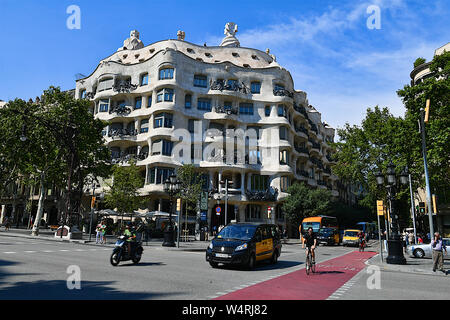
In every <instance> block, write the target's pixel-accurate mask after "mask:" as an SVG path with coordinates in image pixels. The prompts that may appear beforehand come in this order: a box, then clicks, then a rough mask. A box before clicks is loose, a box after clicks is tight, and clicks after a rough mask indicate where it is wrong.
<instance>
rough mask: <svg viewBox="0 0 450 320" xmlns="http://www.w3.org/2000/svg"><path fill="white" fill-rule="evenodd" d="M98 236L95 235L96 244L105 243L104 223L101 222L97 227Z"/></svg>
mask: <svg viewBox="0 0 450 320" xmlns="http://www.w3.org/2000/svg"><path fill="white" fill-rule="evenodd" d="M95 231H96V235H95V244H99V243H100V244H101V243H102V242H103V239H102V236H103V233H102V223H101V222H100V223H99V224H98V225H97V227H96V228H95Z"/></svg>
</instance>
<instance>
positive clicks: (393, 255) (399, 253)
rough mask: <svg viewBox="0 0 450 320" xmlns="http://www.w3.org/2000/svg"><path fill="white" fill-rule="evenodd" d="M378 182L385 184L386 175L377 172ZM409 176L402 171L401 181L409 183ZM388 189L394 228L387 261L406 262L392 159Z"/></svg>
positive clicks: (393, 262) (389, 168) (388, 174)
mask: <svg viewBox="0 0 450 320" xmlns="http://www.w3.org/2000/svg"><path fill="white" fill-rule="evenodd" d="M375 177H376V180H377V184H378V185H379V186H382V185H384V184H385V177H384V176H383V174H382V173H381V172H377V173H376V174H375ZM407 179H408V177H407V176H405V175H404V173H402V174H401V175H400V183H401V184H407V183H408V180H407ZM386 180H387V183H386V190H387V199H388V202H389V207H390V213H391V218H392V230H391V233H390V234H389V240H388V241H387V242H388V257H387V258H386V262H387V263H389V264H406V259H405V257H404V256H403V245H402V242H401V239H400V230H399V224H398V215H397V209H396V207H395V194H396V185H397V177H396V174H395V166H394V165H393V163H392V161H391V162H390V163H389V165H388V169H387V174H386Z"/></svg>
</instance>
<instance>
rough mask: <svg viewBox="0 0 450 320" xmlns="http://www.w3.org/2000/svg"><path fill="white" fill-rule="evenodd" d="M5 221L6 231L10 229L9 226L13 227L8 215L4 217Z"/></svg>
mask: <svg viewBox="0 0 450 320" xmlns="http://www.w3.org/2000/svg"><path fill="white" fill-rule="evenodd" d="M3 223H4V225H5V231H8V230H9V228H10V227H11V224H10V223H9V219H8V217H5V218H4V219H3Z"/></svg>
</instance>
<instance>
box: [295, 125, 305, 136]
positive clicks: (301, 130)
mask: <svg viewBox="0 0 450 320" xmlns="http://www.w3.org/2000/svg"><path fill="white" fill-rule="evenodd" d="M295 131H297V132H302V133H304V134H306V135H308V129H306V128H305V127H304V126H298V127H296V128H295Z"/></svg>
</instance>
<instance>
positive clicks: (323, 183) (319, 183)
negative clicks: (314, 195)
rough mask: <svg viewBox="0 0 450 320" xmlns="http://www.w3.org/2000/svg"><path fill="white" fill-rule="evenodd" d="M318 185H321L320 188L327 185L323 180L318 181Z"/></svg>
mask: <svg viewBox="0 0 450 320" xmlns="http://www.w3.org/2000/svg"><path fill="white" fill-rule="evenodd" d="M317 185H319V186H326V185H327V183H326V182H325V181H323V180H317Z"/></svg>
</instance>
